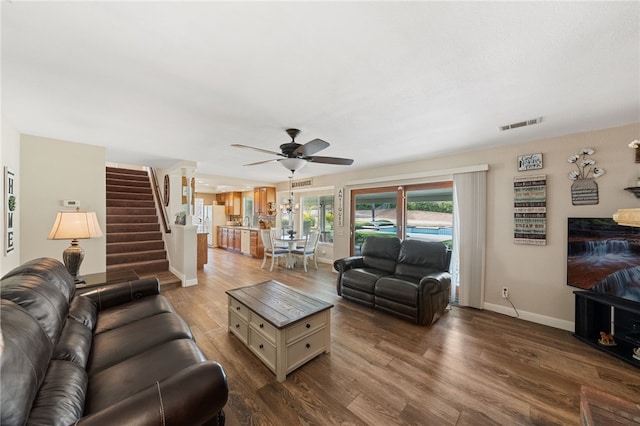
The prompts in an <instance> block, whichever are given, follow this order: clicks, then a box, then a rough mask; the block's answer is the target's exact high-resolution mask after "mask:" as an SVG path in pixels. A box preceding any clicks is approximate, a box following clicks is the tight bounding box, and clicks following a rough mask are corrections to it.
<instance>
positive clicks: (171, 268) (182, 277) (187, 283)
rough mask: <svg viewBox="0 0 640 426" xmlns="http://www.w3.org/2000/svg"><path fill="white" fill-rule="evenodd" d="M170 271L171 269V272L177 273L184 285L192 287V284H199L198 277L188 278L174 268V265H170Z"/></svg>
mask: <svg viewBox="0 0 640 426" xmlns="http://www.w3.org/2000/svg"><path fill="white" fill-rule="evenodd" d="M169 271H171V273H172V274H173V275H175V276H176V277H178V278H180V282H181V283H182V287H190V286H192V285H196V284H198V278H193V279H191V280H187V279H186V278H185V276H184V274H182V273H180V272H178V270H177V269H175V268H173V267H172V266H169Z"/></svg>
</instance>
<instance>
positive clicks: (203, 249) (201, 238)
mask: <svg viewBox="0 0 640 426" xmlns="http://www.w3.org/2000/svg"><path fill="white" fill-rule="evenodd" d="M207 235H208V234H207V233H199V234H198V236H197V241H198V243H197V244H198V245H197V249H196V253H197V256H196V262H197V263H196V265H197V267H198V269H202V268H203V267H204V265H205V264H206V263H207V262H208V260H209V256H208V249H209V245H208V244H207Z"/></svg>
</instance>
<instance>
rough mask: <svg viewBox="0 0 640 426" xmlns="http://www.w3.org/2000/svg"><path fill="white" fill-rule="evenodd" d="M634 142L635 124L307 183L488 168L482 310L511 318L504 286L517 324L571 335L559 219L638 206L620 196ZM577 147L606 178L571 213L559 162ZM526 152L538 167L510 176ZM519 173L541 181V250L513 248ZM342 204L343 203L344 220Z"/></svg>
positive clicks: (628, 179)
mask: <svg viewBox="0 0 640 426" xmlns="http://www.w3.org/2000/svg"><path fill="white" fill-rule="evenodd" d="M513 131H519V130H513ZM524 131H526V129H524ZM639 135H640V124H634V125H628V126H623V127H617V128H612V129H604V130H597V131H592V132H586V133H580V134H572V135H567V136H563V137H558V138H552V139H545V140H539V141H532V142H526V143H522V144H518V145H510V146H504V147H496V148H493V149H486V150H481V151H474V152H467V153H464V154H459V155H451V156H445V157H440V158H433V159H429V160H423V161H416V162H411V163H405V164H403V165H402V167H398V166H390V167H380V168H376V169H371V170H366V171H358V172H348V173H342V174H340V175H331V176H324V177H320V178H314V185H320V186H323V185H335V186H336V188H339V187H347V188H351V187H363V186H376V185H381V184H359V185H351V186H350V185H349V183H350V182H362V181H366V180H368V179H369V180H377V179H379V178H381V177H385V176H386V177H393V176H395V177H396V178H397V177H400V178H399V179H397V180H393V182H396V183H397V182H402V181H403V179H402V178H401V176H402V175H411V174H420V173H423V174H425V175H436V177H428V178H424V179H420V178H415V179H411V180H409V179H406V180H407V181H412V182H415V181H421V180H424V181H430V180H437V179H438V177H437V175H438V171H439V170H441V171H442V170H451V169H455V168H461V167H466V166H472V165H477V164H485V163H486V164H489V172H488V175H487V177H488V178H487V204H488V210H487V217H488V221H487V246H486V254H487V261H486V288H485V308H487V309H491V310H495V311H498V312H502V313H505V314H509V315H513V314H514V310H513V308H511V305H509V304H508V302H507V301H506V300H504V299H502V298H501V297H500V289H501V288H502V287H503V286H505V287H508V288H509V296H510V298H511V300H512V302H513V303H514V304H515V306H516V308H517V309H518V311H519V312H520V315H521V317H522V318H525V319H528V320H531V321H535V322H539V323H543V324H548V325H552V326H555V327H559V328H564V329H572V328H573V320H574V301H573V293H572V291H573V290H574V289H573V288H571V287H568V286H567V285H566V250H567V248H566V239H567V235H566V234H567V218H568V217H611V215H612V214H613V212H615V211H616V210H617V209H619V208H637V207H640V200H638V199H636V198H635V197H634V196H633V195H632V194H631V193H629V192H628V191H625V190H624V188H625V187H629V186H635V182H636V178H637V177H638V176H640V165H639V164H636V163H635V162H634V151H633V150H632V149H630V148H629V147H628V146H627V145H628V143H629V142H631V141H632V140H634V139H638V137H639ZM584 147H591V148H593V149H594V150H595V154H594V155H593V156H592V158H594V159H595V160H596V161H597V166H599V167H602V168H604V169H605V170H606V174H605V175H604V176H602V177H600V178H598V179H597V183H598V186H599V195H600V202H599V204H598V205H593V206H573V205H572V204H571V195H570V188H571V183H572V181H571V180H569V179H568V178H567V174H568V173H569V172H570V171H571V170H572V168H573V167H574V166H573V165H572V164H569V163H568V162H567V158H568V157H569V156H570V155H573V154H577V153H578V151H579V150H580V149H581V148H584ZM534 153H542V154H543V164H544V168H543V169H542V170H536V171H530V172H518V171H517V168H516V158H517V157H518V156H519V155H523V154H534ZM355 157H356V158H357V155H356V156H355ZM356 161H357V160H356ZM527 174H545V175H546V176H547V245H546V246H527V245H519V244H514V242H513V178H514V177H517V176H523V175H527ZM445 175H447V173H444V172H443V177H448V176H445ZM389 179H392V178H389ZM393 179H395V178H393ZM386 183H388V181H387V182H385V184H386ZM347 192H348V191H347ZM348 202H349V199H348V197H347V199H346V200H345V214H346V217H347V218H348V217H349V209H348ZM345 224H346V221H345ZM340 234H342V235H340ZM348 235H349V230H348V228H347V227H346V225H345V227H344V228H343V229H342V230H340V229H338V228H336V235H335V242H334V257H335V258H340V257H343V256H347V255H348V248H349V240H348V238H349V237H348Z"/></svg>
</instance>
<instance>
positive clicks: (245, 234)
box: [240, 229, 251, 254]
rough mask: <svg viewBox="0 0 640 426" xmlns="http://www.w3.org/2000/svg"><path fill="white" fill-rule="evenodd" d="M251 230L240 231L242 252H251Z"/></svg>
mask: <svg viewBox="0 0 640 426" xmlns="http://www.w3.org/2000/svg"><path fill="white" fill-rule="evenodd" d="M250 249H251V231H249V230H248V229H243V230H242V231H240V251H241V252H242V254H251V251H250Z"/></svg>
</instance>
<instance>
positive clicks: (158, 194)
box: [149, 167, 171, 234]
mask: <svg viewBox="0 0 640 426" xmlns="http://www.w3.org/2000/svg"><path fill="white" fill-rule="evenodd" d="M149 175H150V176H151V181H152V182H153V185H152V186H153V195H154V198H155V200H156V205H157V206H158V207H159V209H158V210H160V221H161V222H162V227H163V229H164V233H165V234H170V233H171V226H169V218H168V215H167V209H166V206H165V200H164V198H163V195H162V191H160V186H159V184H158V177H157V175H156V171H155V170H154V168H153V167H149Z"/></svg>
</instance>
